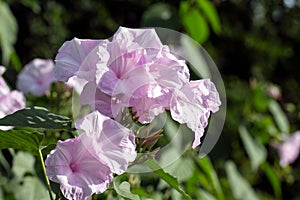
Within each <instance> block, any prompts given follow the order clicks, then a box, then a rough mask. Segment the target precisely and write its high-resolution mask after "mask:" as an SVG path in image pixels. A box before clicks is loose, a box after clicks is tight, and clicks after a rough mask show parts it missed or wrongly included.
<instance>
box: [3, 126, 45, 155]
mask: <svg viewBox="0 0 300 200" xmlns="http://www.w3.org/2000/svg"><path fill="white" fill-rule="evenodd" d="M43 137H44V135H42V134H41V133H38V132H30V131H23V130H9V131H2V130H0V149H7V148H13V149H18V150H22V151H28V152H30V153H33V154H34V155H38V150H39V147H40V144H41V142H42V140H43Z"/></svg>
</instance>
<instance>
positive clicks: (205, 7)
mask: <svg viewBox="0 0 300 200" xmlns="http://www.w3.org/2000/svg"><path fill="white" fill-rule="evenodd" d="M119 26H125V27H131V28H140V27H147V26H150V27H164V28H169V29H173V30H177V31H180V32H185V33H187V34H189V35H190V36H191V37H192V38H194V39H195V40H196V41H198V42H199V43H201V44H202V45H203V47H204V48H205V49H206V50H207V51H208V53H209V54H210V56H211V57H212V59H213V60H214V61H215V63H216V65H217V66H218V68H219V70H220V72H221V75H222V78H223V80H224V83H225V87H226V93H227V101H228V103H227V104H228V106H227V117H226V122H225V126H224V129H223V133H222V135H221V138H220V139H219V141H218V143H217V145H216V146H215V148H214V149H213V151H212V152H211V153H210V154H209V158H204V159H200V160H199V159H198V158H197V157H196V156H195V155H190V154H193V153H192V152H187V153H186V154H187V155H186V157H183V158H182V159H180V160H179V161H178V163H177V164H176V163H175V168H174V166H173V168H172V167H171V168H170V169H169V170H170V171H171V172H172V173H173V174H175V175H176V176H177V177H178V178H179V180H180V181H181V183H182V185H183V186H184V188H185V190H186V191H187V192H188V193H189V194H191V196H192V197H194V198H195V199H207V200H212V199H291V200H297V199H300V194H299V188H300V175H299V174H300V167H299V166H300V160H299V159H298V160H296V162H294V163H293V164H291V165H290V166H287V167H281V166H280V165H279V156H278V154H277V150H276V148H274V146H275V145H274V144H276V143H277V142H279V141H280V135H281V134H287V135H289V134H291V133H293V132H295V131H296V130H299V129H300V123H299V121H300V95H299V89H300V85H299V81H300V79H299V77H300V68H299V65H300V59H299V56H300V1H299V0H214V1H210V0H188V1H183V0H181V1H180V0H175V1H171V0H165V1H156V0H145V1H139V0H129V1H125V0H112V1H101V0H99V1H93V0H85V1H82V2H80V3H79V2H74V1H70V0H59V1H58V0H56V1H55V0H6V1H3V0H2V1H0V44H1V56H0V57H1V61H2V64H3V65H5V66H7V68H8V72H7V73H6V74H5V78H6V79H7V80H8V82H9V83H10V84H11V85H12V87H14V86H15V80H16V75H17V73H18V72H19V71H20V70H21V69H22V66H24V65H25V64H26V63H28V62H29V61H31V60H32V59H33V58H36V57H40V58H52V59H54V57H55V55H56V53H57V50H58V49H59V47H60V46H61V45H62V43H63V42H64V41H65V40H70V39H72V38H73V37H78V38H91V39H92V38H97V39H102V38H108V37H110V36H112V35H113V33H114V32H115V31H116V30H117V28H118V27H119ZM274 91H275V93H274ZM48 103H49V101H48ZM45 106H46V105H45ZM62 114H63V113H62ZM12 155H14V154H13V153H12ZM18 155H19V154H17V155H15V156H13V158H11V159H8V160H9V162H8V163H6V161H5V160H7V158H6V159H3V156H2V157H1V155H0V158H1V159H0V160H2V161H1V162H0V163H1V164H0V165H1V166H2V167H0V168H1V174H0V175H2V176H0V186H1V185H2V186H3V187H2V189H1V187H0V199H5V200H8V199H14V198H16V199H22V198H20V195H21V197H22V195H24V194H26V192H24V191H25V189H23V190H24V191H23V190H22V191H21V192H24V193H21V194H19V193H20V192H19V193H18V194H15V195H12V194H13V190H11V188H9V185H5V183H6V181H7V180H8V179H9V178H10V177H11V176H12V175H11V174H9V173H8V172H10V173H15V174H16V173H17V174H16V175H15V178H14V179H13V180H15V181H20V179H21V178H20V177H22V176H24V177H23V179H24V180H22V181H23V182H22V183H23V184H24V187H29V186H30V185H32V184H33V185H34V186H36V189H37V188H38V187H39V186H38V185H39V184H38V183H39V182H38V181H39V179H33V178H32V179H29V178H30V177H28V174H31V175H34V173H35V172H34V170H33V169H32V165H33V164H30V166H24V168H23V169H28V170H27V171H26V170H25V171H24V174H20V173H21V172H20V171H19V172H16V169H15V168H12V170H10V169H9V166H11V165H12V162H19V163H23V162H22V161H20V159H22V157H20V156H18ZM26 156H28V155H26ZM11 160H12V162H10V161H11ZM3 166H4V167H3ZM5 166H6V170H7V172H5V170H4V169H5ZM13 166H15V165H13ZM36 168H38V166H36ZM172 170H173V171H172ZM25 172H26V173H25ZM25 175H26V176H25ZM25 179H26V180H25ZM121 179H122V177H121ZM127 180H128V181H129V182H130V183H131V187H132V188H131V189H132V191H133V193H136V194H139V195H140V196H141V197H145V198H146V197H148V198H153V199H180V196H178V194H176V192H174V191H173V190H171V189H170V188H167V187H166V185H164V184H163V183H162V182H161V181H160V180H158V178H157V177H155V176H149V175H147V174H145V175H130V176H129V178H128V179H127ZM28 181H29V182H28ZM29 183H32V184H29ZM10 184H12V183H11V182H10ZM37 190H38V191H40V189H37ZM23 197H24V196H23ZM101 197H103V198H104V197H106V198H107V199H109V198H112V199H114V198H117V197H116V194H111V193H105V194H103V195H100V196H99V198H101ZM36 198H37V197H36ZM39 198H40V199H42V197H39ZM33 199H34V198H33Z"/></svg>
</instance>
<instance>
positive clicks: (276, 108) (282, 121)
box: [269, 100, 290, 133]
mask: <svg viewBox="0 0 300 200" xmlns="http://www.w3.org/2000/svg"><path fill="white" fill-rule="evenodd" d="M269 109H270V112H271V113H272V115H273V117H274V119H275V121H276V124H277V126H278V128H279V130H280V131H281V132H282V133H289V131H290V125H289V121H288V119H287V117H286V115H285V113H284V112H283V111H282V109H281V107H280V105H279V104H278V103H277V102H276V101H274V100H271V101H270V102H269Z"/></svg>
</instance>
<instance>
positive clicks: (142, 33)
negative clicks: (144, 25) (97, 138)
mask: <svg viewBox="0 0 300 200" xmlns="http://www.w3.org/2000/svg"><path fill="white" fill-rule="evenodd" d="M91 44H92V45H91ZM56 63H57V65H56V71H57V73H56V74H57V75H58V78H60V80H62V81H66V80H67V78H69V77H71V76H77V77H79V78H81V79H85V80H86V81H87V83H86V84H85V86H84V87H83V90H82V93H81V102H82V103H83V104H89V105H91V107H92V109H94V110H98V111H99V112H101V113H102V114H104V115H106V116H108V117H111V118H115V117H116V116H118V114H119V113H121V112H122V109H123V108H127V107H130V108H132V111H133V112H134V113H135V115H136V116H137V117H138V121H139V122H140V123H143V124H145V123H150V122H151V121H152V120H153V119H154V118H155V117H156V116H157V115H159V114H160V113H162V112H164V111H165V110H171V114H172V117H173V119H174V120H176V121H178V122H179V123H183V124H187V126H188V127H189V128H191V129H192V130H193V131H194V132H195V141H194V143H193V147H194V148H195V147H196V146H198V145H199V144H200V137H201V136H202V135H203V133H204V129H205V127H206V126H207V124H208V118H209V116H210V112H216V111H218V109H219V106H220V105H221V102H220V98H219V94H218V92H217V90H216V88H215V85H214V84H213V83H212V82H211V81H209V80H201V81H190V74H189V70H188V68H187V65H186V63H185V61H184V60H180V59H178V58H176V57H175V56H174V55H173V54H172V53H171V52H170V50H169V47H168V46H166V45H163V44H162V43H161V41H160V39H159V37H158V35H157V34H156V32H155V30H154V29H129V28H124V27H120V28H119V29H118V31H117V32H116V33H115V34H114V36H113V38H112V39H111V40H110V41H109V40H92V41H91V40H81V39H77V38H75V39H73V40H71V41H67V42H65V44H64V45H63V46H62V47H61V49H60V50H59V52H58V55H57V56H56ZM66 70H69V71H68V72H65V71H66ZM69 72H70V73H69ZM63 74H68V77H67V78H63V77H62V76H61V75H63Z"/></svg>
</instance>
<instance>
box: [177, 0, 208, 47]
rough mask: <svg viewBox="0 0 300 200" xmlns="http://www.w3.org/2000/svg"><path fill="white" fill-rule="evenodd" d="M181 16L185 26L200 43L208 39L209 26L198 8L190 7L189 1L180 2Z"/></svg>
mask: <svg viewBox="0 0 300 200" xmlns="http://www.w3.org/2000/svg"><path fill="white" fill-rule="evenodd" d="M180 16H181V19H182V24H183V26H184V27H185V29H186V31H187V32H188V34H189V35H190V36H191V37H192V38H193V39H195V40H196V41H197V42H199V43H203V42H205V41H206V40H207V39H208V36H209V27H208V24H207V22H206V20H205V18H204V17H203V16H202V15H201V13H200V12H199V10H198V9H196V8H194V7H189V4H188V3H187V2H185V1H182V2H181V4H180Z"/></svg>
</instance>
